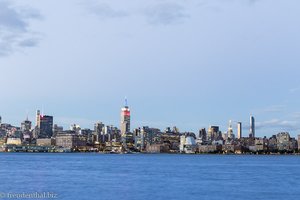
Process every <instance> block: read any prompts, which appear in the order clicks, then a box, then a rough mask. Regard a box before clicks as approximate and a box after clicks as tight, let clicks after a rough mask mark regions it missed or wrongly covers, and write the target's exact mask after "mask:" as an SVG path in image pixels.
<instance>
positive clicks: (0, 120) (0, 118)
mask: <svg viewBox="0 0 300 200" xmlns="http://www.w3.org/2000/svg"><path fill="white" fill-rule="evenodd" d="M0 124H2V117H1V116H0Z"/></svg>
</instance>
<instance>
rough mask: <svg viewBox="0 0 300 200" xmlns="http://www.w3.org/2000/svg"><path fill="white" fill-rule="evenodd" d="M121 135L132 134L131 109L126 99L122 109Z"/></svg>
mask: <svg viewBox="0 0 300 200" xmlns="http://www.w3.org/2000/svg"><path fill="white" fill-rule="evenodd" d="M120 128H121V135H124V134H126V133H129V132H130V109H129V107H128V104H127V99H125V106H124V107H123V108H122V109H121V127H120Z"/></svg>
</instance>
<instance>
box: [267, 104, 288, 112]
mask: <svg viewBox="0 0 300 200" xmlns="http://www.w3.org/2000/svg"><path fill="white" fill-rule="evenodd" d="M285 110H286V105H273V106H269V107H267V108H265V109H263V112H264V113H274V112H277V113H278V112H284V111H285Z"/></svg>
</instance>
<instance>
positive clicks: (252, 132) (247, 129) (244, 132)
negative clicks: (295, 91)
mask: <svg viewBox="0 0 300 200" xmlns="http://www.w3.org/2000/svg"><path fill="white" fill-rule="evenodd" d="M55 118H56V117H55V115H48V114H45V113H44V112H41V111H40V110H36V113H35V121H34V120H30V118H29V117H28V113H27V116H26V118H25V119H24V120H22V121H20V122H19V123H18V124H13V123H10V122H8V121H3V120H2V119H3V117H2V116H1V115H0V124H1V123H3V124H4V123H7V124H11V125H13V126H17V127H18V126H19V125H21V126H20V127H21V129H23V126H24V127H26V122H27V124H28V123H30V127H31V126H32V125H34V126H32V128H33V127H38V128H39V129H40V126H41V125H40V123H41V120H43V121H45V122H47V123H48V121H49V120H50V121H51V122H50V124H51V126H52V128H54V125H55V126H58V127H63V129H64V130H72V127H73V126H79V128H80V129H92V128H95V126H96V124H98V123H101V128H103V127H102V126H104V125H106V126H111V127H118V128H119V129H120V132H121V135H124V134H126V133H130V132H132V131H133V130H134V129H137V128H141V127H144V126H147V127H151V128H158V129H160V130H162V131H163V130H165V129H166V128H172V127H176V128H177V129H178V130H180V132H191V133H194V134H196V135H198V134H199V133H200V131H201V130H203V129H208V130H209V128H210V127H218V130H220V131H221V132H222V133H224V134H226V133H227V134H228V133H229V132H231V133H230V134H233V135H234V136H235V137H236V138H241V137H250V138H255V137H264V136H267V137H270V136H272V135H276V134H277V133H280V132H289V133H290V135H291V136H294V137H296V136H298V135H299V134H297V133H293V132H290V131H288V130H284V129H282V130H281V131H278V132H275V131H274V132H272V133H269V134H267V135H262V134H258V136H257V135H256V129H257V128H256V121H255V120H256V119H255V117H254V116H253V115H250V123H249V125H248V124H247V123H245V122H241V121H238V120H237V121H233V120H229V124H228V126H227V127H226V128H224V129H223V127H222V126H220V124H207V125H206V126H202V127H199V128H198V130H196V131H194V130H191V129H188V130H182V129H181V128H180V127H178V126H177V125H176V124H172V125H167V124H166V125H165V126H161V127H159V126H152V125H151V123H150V124H143V125H137V126H135V127H131V125H130V124H131V123H132V120H131V109H130V108H129V105H128V103H127V98H125V104H124V106H123V107H121V120H120V122H121V123H120V125H119V126H118V125H117V124H111V123H107V122H106V121H105V120H96V121H93V122H92V123H91V124H89V125H88V126H82V124H80V123H76V122H72V123H70V124H67V125H66V124H59V123H56V121H55ZM134 124H136V123H134ZM45 128H46V130H47V129H49V127H45ZM95 129H97V128H95ZM49 130H50V129H49ZM50 134H52V130H51V133H50Z"/></svg>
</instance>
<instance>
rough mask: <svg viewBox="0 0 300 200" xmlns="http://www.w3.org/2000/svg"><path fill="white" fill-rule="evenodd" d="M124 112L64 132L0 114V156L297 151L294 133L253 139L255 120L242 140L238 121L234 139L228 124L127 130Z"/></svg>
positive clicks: (39, 120) (49, 123)
mask: <svg viewBox="0 0 300 200" xmlns="http://www.w3.org/2000/svg"><path fill="white" fill-rule="evenodd" d="M130 116H131V115H130V109H129V107H128V105H127V102H126V103H125V106H124V107H123V108H122V109H121V122H120V128H118V127H115V126H112V125H105V124H103V123H102V122H97V123H95V125H94V128H93V129H84V128H81V127H80V126H79V125H78V124H72V125H71V126H70V128H69V129H68V130H64V128H63V127H62V126H58V125H57V124H53V116H49V115H44V114H41V112H40V111H39V110H38V111H37V112H36V119H35V126H33V124H32V122H31V121H30V120H29V119H28V117H27V119H26V120H24V121H23V122H22V123H21V126H20V127H17V126H12V125H11V124H7V123H2V120H1V116H0V151H2V152H103V153H137V152H141V153H186V154H195V153H226V154H228V153H229V154H230V153H235V154H243V153H261V154H269V153H298V152H300V135H299V136H298V138H297V139H295V138H292V137H291V136H290V134H289V133H288V132H282V133H278V134H277V135H273V136H272V137H270V138H267V137H256V136H255V119H254V117H253V116H251V117H250V130H249V135H247V137H243V135H242V123H241V122H237V123H236V124H237V135H235V134H234V131H233V126H232V122H231V121H230V122H229V126H228V130H227V131H226V132H221V131H220V129H219V127H218V126H209V128H208V129H207V130H206V129H205V128H203V129H200V130H199V133H198V134H195V133H192V132H180V131H179V129H178V128H177V127H173V128H170V127H167V128H166V129H165V130H163V131H162V130H160V129H158V128H151V127H148V126H144V127H139V128H136V129H133V130H131V128H130Z"/></svg>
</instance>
